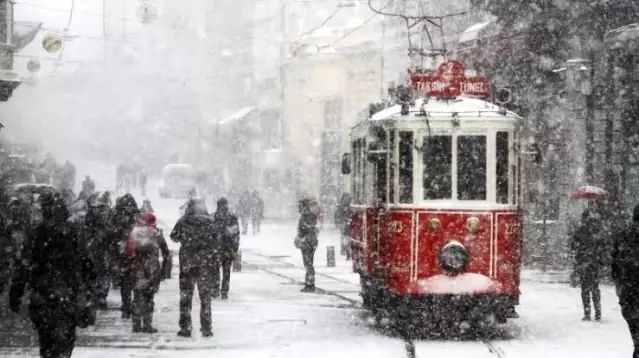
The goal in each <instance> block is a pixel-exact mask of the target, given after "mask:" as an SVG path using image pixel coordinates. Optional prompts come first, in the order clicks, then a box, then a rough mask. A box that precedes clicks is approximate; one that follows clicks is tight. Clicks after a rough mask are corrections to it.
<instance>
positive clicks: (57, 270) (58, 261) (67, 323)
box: [9, 193, 90, 358]
mask: <svg viewBox="0 0 639 358" xmlns="http://www.w3.org/2000/svg"><path fill="white" fill-rule="evenodd" d="M40 201H41V208H42V216H43V221H42V222H41V223H40V224H38V225H37V226H36V228H35V230H34V237H33V241H32V242H31V243H30V244H29V245H28V246H26V247H25V248H24V253H23V256H24V258H25V259H23V260H21V264H20V267H19V268H18V271H17V272H16V275H15V277H14V280H13V284H12V287H11V291H10V294H9V296H10V298H9V302H10V307H11V310H12V311H13V312H16V313H18V312H19V311H20V303H21V298H22V296H23V294H24V290H25V287H26V285H29V287H30V297H29V313H30V318H31V321H32V323H33V325H34V327H35V330H36V331H37V333H38V342H39V344H40V356H41V357H43V358H62V357H71V354H72V353H73V349H74V346H75V339H76V327H77V326H78V325H80V326H81V327H83V326H86V325H87V324H88V322H87V321H86V320H85V319H84V313H85V310H86V308H87V304H86V301H85V300H84V299H83V298H85V297H86V288H85V287H84V286H83V282H85V275H86V274H87V272H88V271H89V270H90V267H88V266H86V265H85V263H86V261H85V260H83V253H82V252H81V250H80V249H79V247H78V244H77V241H76V240H77V237H76V233H75V231H74V229H73V226H72V225H71V224H70V223H69V222H68V221H67V219H68V218H69V212H68V211H67V209H66V205H65V203H64V199H63V198H62V196H61V195H60V194H59V193H55V194H51V193H47V194H44V195H42V197H41V198H40Z"/></svg>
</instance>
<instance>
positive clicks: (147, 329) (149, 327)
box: [142, 313, 158, 334]
mask: <svg viewBox="0 0 639 358" xmlns="http://www.w3.org/2000/svg"><path fill="white" fill-rule="evenodd" d="M142 332H144V333H151V334H153V333H158V330H157V329H155V328H153V313H150V314H149V313H145V314H144V326H143V328H142Z"/></svg>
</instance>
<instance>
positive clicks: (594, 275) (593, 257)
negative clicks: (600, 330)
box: [571, 210, 605, 321]
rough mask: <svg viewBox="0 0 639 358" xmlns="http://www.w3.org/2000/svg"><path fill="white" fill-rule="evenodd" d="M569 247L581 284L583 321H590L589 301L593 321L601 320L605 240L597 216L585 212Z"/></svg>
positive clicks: (587, 211)
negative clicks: (601, 278)
mask: <svg viewBox="0 0 639 358" xmlns="http://www.w3.org/2000/svg"><path fill="white" fill-rule="evenodd" d="M571 246H572V249H573V251H574V252H575V270H576V271H577V275H578V277H579V281H580V282H581V301H582V304H583V308H584V317H583V319H584V320H585V321H589V320H590V319H591V316H590V312H591V310H590V299H591V298H592V303H593V306H594V308H595V320H597V321H599V320H601V292H600V290H599V279H600V272H601V268H602V265H603V258H604V250H605V240H604V237H603V232H602V223H601V219H600V217H599V215H597V214H596V213H593V212H590V211H589V210H586V211H584V212H583V214H582V216H581V225H580V226H579V228H578V229H577V231H576V232H575V233H574V234H573V238H572V241H571Z"/></svg>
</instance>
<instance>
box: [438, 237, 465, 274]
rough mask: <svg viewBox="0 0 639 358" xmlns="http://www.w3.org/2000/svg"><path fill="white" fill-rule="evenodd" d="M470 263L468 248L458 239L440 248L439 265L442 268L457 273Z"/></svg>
mask: <svg viewBox="0 0 639 358" xmlns="http://www.w3.org/2000/svg"><path fill="white" fill-rule="evenodd" d="M467 264H468V250H466V247H465V246H464V245H462V244H461V243H460V242H458V241H451V242H449V243H447V244H446V245H444V247H442V248H441V250H439V265H440V266H441V267H442V269H444V270H446V271H448V272H452V273H457V272H459V271H461V270H463V269H464V267H466V265H467Z"/></svg>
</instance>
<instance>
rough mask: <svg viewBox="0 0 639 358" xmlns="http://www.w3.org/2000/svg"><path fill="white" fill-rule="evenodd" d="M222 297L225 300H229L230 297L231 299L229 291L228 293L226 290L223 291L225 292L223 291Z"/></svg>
mask: <svg viewBox="0 0 639 358" xmlns="http://www.w3.org/2000/svg"><path fill="white" fill-rule="evenodd" d="M222 299H223V300H228V299H229V294H228V293H226V292H223V293H222Z"/></svg>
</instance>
